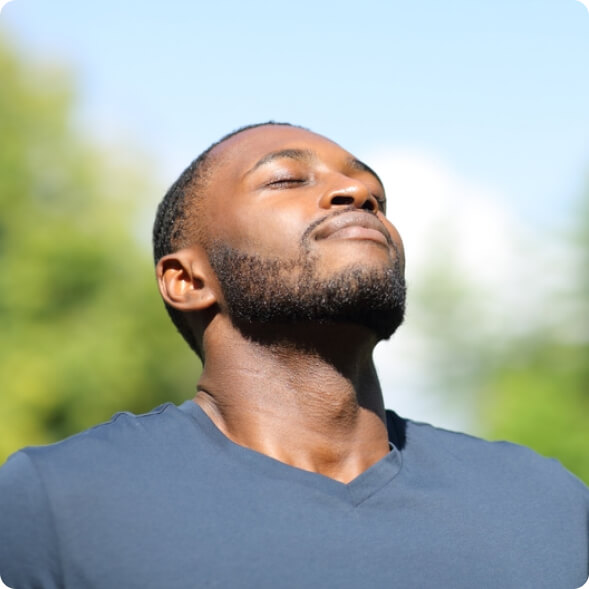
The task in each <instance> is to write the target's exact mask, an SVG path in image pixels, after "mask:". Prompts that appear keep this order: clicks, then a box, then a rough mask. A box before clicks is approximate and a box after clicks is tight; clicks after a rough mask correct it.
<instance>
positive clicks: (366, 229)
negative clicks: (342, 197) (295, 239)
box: [314, 212, 393, 247]
mask: <svg viewBox="0 0 589 589" xmlns="http://www.w3.org/2000/svg"><path fill="white" fill-rule="evenodd" d="M314 238H315V239H316V240H320V239H346V240H349V239H351V240H363V241H373V242H376V243H380V244H382V245H385V246H387V247H389V246H392V245H393V243H392V238H391V236H390V235H389V233H388V231H387V230H386V228H385V226H384V225H383V224H382V223H381V222H380V221H379V220H378V218H377V217H375V216H374V215H373V214H371V213H362V212H346V213H343V214H339V215H336V216H333V217H329V218H328V219H326V220H325V221H324V222H323V223H321V224H320V225H319V226H318V228H317V231H315V234H314Z"/></svg>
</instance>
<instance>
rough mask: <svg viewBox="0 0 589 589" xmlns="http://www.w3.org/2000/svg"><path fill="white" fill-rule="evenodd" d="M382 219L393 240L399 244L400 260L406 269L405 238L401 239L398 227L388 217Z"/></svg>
mask: <svg viewBox="0 0 589 589" xmlns="http://www.w3.org/2000/svg"><path fill="white" fill-rule="evenodd" d="M381 221H382V222H383V223H384V225H385V227H386V228H387V231H388V232H389V234H390V235H391V237H392V238H393V242H394V243H395V244H396V246H397V250H398V254H399V261H400V262H401V266H402V267H403V270H404V269H405V247H404V246H403V240H402V239H401V235H400V234H399V232H398V231H397V228H396V227H395V226H394V225H393V224H392V223H391V222H390V221H389V220H388V219H387V218H386V217H381Z"/></svg>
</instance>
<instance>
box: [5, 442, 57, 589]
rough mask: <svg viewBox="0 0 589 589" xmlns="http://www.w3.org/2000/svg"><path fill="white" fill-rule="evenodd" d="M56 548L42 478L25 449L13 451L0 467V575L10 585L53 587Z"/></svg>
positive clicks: (18, 587) (19, 588)
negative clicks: (14, 452)
mask: <svg viewBox="0 0 589 589" xmlns="http://www.w3.org/2000/svg"><path fill="white" fill-rule="evenodd" d="M58 551H59V546H58V540H57V536H56V530H55V522H54V521H53V514H52V512H51V506H50V501H49V498H48V497H47V493H46V491H45V488H44V485H43V481H42V480H41V477H40V475H39V473H38V471H37V469H36V467H35V465H34V463H33V461H32V459H31V458H30V457H29V456H28V455H27V453H26V451H20V452H17V453H16V454H13V455H12V456H11V457H10V458H9V459H8V460H7V462H6V463H5V464H4V466H3V467H2V468H0V577H1V578H2V581H3V582H4V584H5V585H7V586H8V587H11V588H13V589H33V588H35V589H39V588H41V587H42V588H43V589H57V587H59V586H61V585H62V583H61V582H60V579H59V559H58ZM0 586H1V585H0Z"/></svg>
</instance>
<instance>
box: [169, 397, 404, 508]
mask: <svg viewBox="0 0 589 589" xmlns="http://www.w3.org/2000/svg"><path fill="white" fill-rule="evenodd" d="M179 409H180V410H181V411H183V412H184V413H187V414H189V415H190V416H191V417H192V418H193V419H194V420H195V421H196V423H197V424H198V426H199V429H200V430H201V431H202V432H203V433H205V434H206V435H207V437H208V438H209V439H210V440H211V441H212V442H213V443H214V444H215V445H216V446H217V447H218V448H220V449H222V450H223V453H224V455H225V456H227V457H229V458H232V459H234V460H237V461H239V463H240V464H242V465H244V464H246V465H247V466H248V468H249V469H250V470H253V471H257V472H259V473H261V474H263V475H265V476H270V477H273V478H279V479H283V480H286V481H288V482H291V483H292V484H302V485H305V486H307V487H311V488H314V489H316V490H318V491H321V492H324V493H327V494H330V495H333V496H335V497H337V498H339V499H340V500H341V501H343V502H345V503H348V504H351V505H352V506H355V507H356V506H358V505H360V504H361V503H363V502H364V501H366V500H367V499H368V498H369V497H371V496H372V495H373V494H374V493H376V492H378V491H380V489H382V488H383V487H384V486H385V485H387V484H388V483H389V482H391V481H392V480H393V478H395V476H397V474H398V473H399V472H400V470H401V467H402V454H401V451H400V450H399V448H402V444H399V433H398V431H397V428H396V426H395V419H394V414H392V413H391V412H387V427H388V432H389V444H390V446H391V451H390V452H389V453H388V454H387V455H386V456H384V457H383V458H381V459H380V460H379V461H378V462H376V463H375V464H373V465H372V466H371V467H370V468H368V469H367V470H365V471H364V472H362V473H361V474H359V475H358V476H357V477H356V478H355V479H353V480H352V481H350V482H349V483H341V482H340V481H336V480H335V479H332V478H330V477H327V476H325V475H322V474H319V473H315V472H311V471H307V470H303V469H301V468H297V467H295V466H291V465H289V464H286V463H284V462H281V461H280V460H276V459H275V458H272V457H270V456H266V455H265V454H262V453H261V452H257V451H256V450H252V449H251V448H247V447H245V446H241V445H239V444H236V443H235V442H233V441H232V440H230V439H229V438H228V437H227V436H226V435H225V434H224V433H223V432H222V431H221V430H219V428H218V427H217V426H216V425H215V424H214V423H213V422H212V420H211V419H210V418H209V416H208V415H207V414H206V413H205V412H204V411H203V410H202V408H201V407H200V406H199V405H198V404H197V403H195V402H194V401H185V402H184V403H182V404H181V405H180V406H179Z"/></svg>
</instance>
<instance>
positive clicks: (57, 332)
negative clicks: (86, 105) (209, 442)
mask: <svg viewBox="0 0 589 589" xmlns="http://www.w3.org/2000/svg"><path fill="white" fill-rule="evenodd" d="M0 79H1V80H2V92H0V138H1V139H0V265H1V267H2V272H1V273H0V383H1V389H0V428H1V429H0V463H1V462H3V460H4V459H5V458H6V456H7V455H8V454H9V453H11V452H12V451H14V450H16V449H17V448H19V447H22V446H23V445H29V444H43V443H47V442H51V441H54V440H58V439H60V438H63V437H64V436H67V435H70V434H72V433H74V432H77V431H79V430H82V429H84V428H87V427H89V426H91V425H94V424H96V423H97V422H100V421H104V420H107V419H109V418H110V416H111V415H112V414H113V413H114V412H116V411H119V410H130V411H133V412H144V411H147V410H149V409H151V408H153V407H154V406H156V405H158V404H160V403H163V402H165V401H173V402H180V401H182V400H185V399H186V398H190V397H191V396H192V394H193V391H194V385H195V382H196V380H197V376H198V372H199V369H200V366H199V364H198V361H197V359H196V357H195V356H194V355H193V354H192V353H191V352H190V350H189V348H188V347H187V346H186V345H185V344H184V343H183V341H182V339H181V337H180V336H179V335H178V334H176V333H175V330H174V329H173V327H172V324H171V322H170V321H169V319H168V317H167V314H166V312H165V310H164V307H163V304H162V303H161V300H160V298H159V295H158V293H157V288H156V285H155V280H154V278H153V266H152V263H151V259H150V256H149V253H148V252H147V251H145V250H144V248H141V247H140V246H139V245H138V244H137V243H136V242H135V240H134V238H133V230H134V224H135V223H136V212H137V211H136V210H135V208H136V206H137V205H138V203H141V202H142V201H144V200H145V195H146V194H149V193H150V192H151V193H153V190H154V183H153V182H150V181H149V179H146V178H145V177H144V169H145V168H147V166H140V165H139V164H138V162H137V160H135V161H133V160H132V158H131V157H129V154H128V153H127V154H126V153H123V152H122V151H119V152H118V151H117V150H116V149H112V148H110V149H106V148H100V147H99V146H98V145H96V144H92V143H91V142H90V141H88V140H87V139H85V138H84V137H82V133H81V132H79V131H77V130H76V126H75V124H74V115H75V101H74V99H75V96H74V93H73V91H72V83H71V78H70V77H69V76H68V75H67V74H66V73H64V72H63V71H60V70H58V69H55V68H54V67H49V66H44V67H41V66H38V65H37V66H36V65H34V64H31V63H27V62H26V61H25V59H24V58H23V57H19V56H17V54H16V52H15V51H14V50H13V49H12V48H11V47H9V46H8V44H7V43H6V42H1V43H0ZM146 231H147V229H146Z"/></svg>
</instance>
